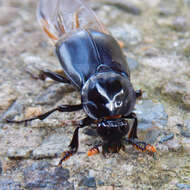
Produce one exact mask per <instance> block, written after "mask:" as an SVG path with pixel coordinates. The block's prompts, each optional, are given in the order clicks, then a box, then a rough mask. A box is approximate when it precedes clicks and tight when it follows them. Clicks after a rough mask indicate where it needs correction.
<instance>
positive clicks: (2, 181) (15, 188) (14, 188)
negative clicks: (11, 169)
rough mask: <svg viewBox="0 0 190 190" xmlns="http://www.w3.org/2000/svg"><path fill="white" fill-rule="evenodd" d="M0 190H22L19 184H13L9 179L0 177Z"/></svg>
mask: <svg viewBox="0 0 190 190" xmlns="http://www.w3.org/2000/svg"><path fill="white" fill-rule="evenodd" d="M0 189H1V190H8V189H10V190H23V188H22V187H21V184H19V183H18V182H15V181H14V180H13V179H11V178H9V177H0Z"/></svg>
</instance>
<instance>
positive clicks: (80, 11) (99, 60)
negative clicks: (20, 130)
mask: <svg viewBox="0 0 190 190" xmlns="http://www.w3.org/2000/svg"><path fill="white" fill-rule="evenodd" d="M37 14H38V20H39V23H40V25H41V26H42V29H43V30H44V32H45V33H46V34H47V36H48V37H49V39H51V41H52V43H53V44H54V45H55V53H56V55H57V57H58V60H59V62H60V64H61V66H62V68H63V72H64V74H65V76H62V75H60V74H58V73H55V72H52V71H49V70H44V71H42V72H43V75H44V76H46V77H49V78H51V79H53V80H55V81H58V82H61V83H67V84H69V85H72V86H74V87H75V88H76V89H77V90H78V91H79V92H80V95H81V104H78V105H60V106H58V107H56V108H54V109H52V110H50V111H48V112H46V113H44V114H41V115H38V116H36V117H33V118H30V119H25V120H20V121H17V120H8V122H12V123H21V122H28V121H32V120H35V119H40V120H43V119H45V118H47V117H48V116H49V115H50V114H52V113H53V112H55V111H59V112H73V111H78V110H81V109H83V110H84V112H85V113H86V117H85V118H84V119H82V120H81V121H80V122H79V125H78V126H77V127H76V129H75V131H74V134H73V137H72V140H71V142H70V145H69V150H67V151H65V152H63V153H62V157H61V160H60V162H59V166H61V165H62V162H63V161H65V160H67V159H68V158H69V157H70V156H72V155H73V154H75V153H76V152H77V150H78V145H79V140H78V132H79V129H80V128H83V127H85V126H89V125H92V124H95V125H96V130H97V134H98V135H99V136H100V137H101V139H102V142H101V143H99V144H98V145H95V146H94V147H93V148H91V149H90V150H89V151H88V155H89V156H90V155H93V154H95V153H97V152H99V148H98V147H99V146H102V153H103V154H105V153H117V152H119V150H120V149H121V148H122V149H124V143H126V142H127V143H130V144H132V145H133V146H135V147H136V148H137V149H139V150H141V151H148V152H156V149H155V147H154V146H152V145H150V144H147V143H145V142H143V141H139V140H138V137H137V125H138V120H137V117H136V114H135V113H134V112H133V110H134V106H135V103H136V99H137V98H138V97H140V96H141V94H142V93H141V91H140V90H137V91H135V90H134V88H133V85H132V84H131V81H130V71H129V68H128V65H127V63H126V59H125V56H124V54H123V52H122V49H121V47H120V46H119V44H118V42H117V41H116V40H115V39H114V38H113V37H112V36H111V35H110V34H109V33H108V32H107V30H106V29H105V28H104V27H103V25H102V23H101V22H100V21H99V20H98V19H97V17H96V15H95V14H94V12H93V11H92V10H91V9H90V8H88V7H87V6H86V4H85V3H84V2H82V1H80V0H72V1H71V0H40V2H39V6H38V9H37ZM128 119H133V120H134V122H133V124H132V126H131V127H130V126H129V123H128ZM127 134H128V138H126V135H127Z"/></svg>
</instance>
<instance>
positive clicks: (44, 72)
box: [39, 70, 71, 84]
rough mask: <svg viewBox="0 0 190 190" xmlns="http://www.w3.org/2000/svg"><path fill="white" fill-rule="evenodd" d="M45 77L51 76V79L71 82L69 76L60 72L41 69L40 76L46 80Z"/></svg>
mask: <svg viewBox="0 0 190 190" xmlns="http://www.w3.org/2000/svg"><path fill="white" fill-rule="evenodd" d="M45 77H49V78H50V79H52V80H55V81H57V82H62V83H67V84H71V83H70V81H69V80H68V79H67V78H65V77H63V76H62V75H60V74H58V73H55V72H52V71H49V70H41V71H40V77H39V78H40V79H43V80H44V79H45Z"/></svg>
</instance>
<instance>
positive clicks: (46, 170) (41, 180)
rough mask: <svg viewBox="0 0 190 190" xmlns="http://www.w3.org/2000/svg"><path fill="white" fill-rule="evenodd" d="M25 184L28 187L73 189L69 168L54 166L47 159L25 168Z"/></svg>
mask: <svg viewBox="0 0 190 190" xmlns="http://www.w3.org/2000/svg"><path fill="white" fill-rule="evenodd" d="M23 176H24V184H25V188H26V189H32V190H33V189H38V188H42V189H60V190H65V189H66V190H70V189H71V190H72V189H74V187H73V185H72V184H71V183H69V182H68V181H67V180H68V179H69V170H68V169H64V168H54V167H51V165H50V164H49V163H48V162H46V161H40V162H37V161H36V163H34V164H32V165H30V166H28V167H26V168H24V170H23Z"/></svg>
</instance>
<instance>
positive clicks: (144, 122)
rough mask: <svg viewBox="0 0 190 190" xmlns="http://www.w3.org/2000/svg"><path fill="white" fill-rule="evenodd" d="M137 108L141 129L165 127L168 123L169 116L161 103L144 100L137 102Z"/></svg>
mask: <svg viewBox="0 0 190 190" xmlns="http://www.w3.org/2000/svg"><path fill="white" fill-rule="evenodd" d="M135 108H136V110H135V112H136V114H137V118H138V120H139V129H142V130H147V129H148V128H153V127H158V128H164V127H165V126H166V125H167V121H168V116H167V114H166V112H165V109H164V106H163V105H162V104H161V103H154V102H152V101H151V100H144V101H142V103H141V104H137V105H136V107H135Z"/></svg>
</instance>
